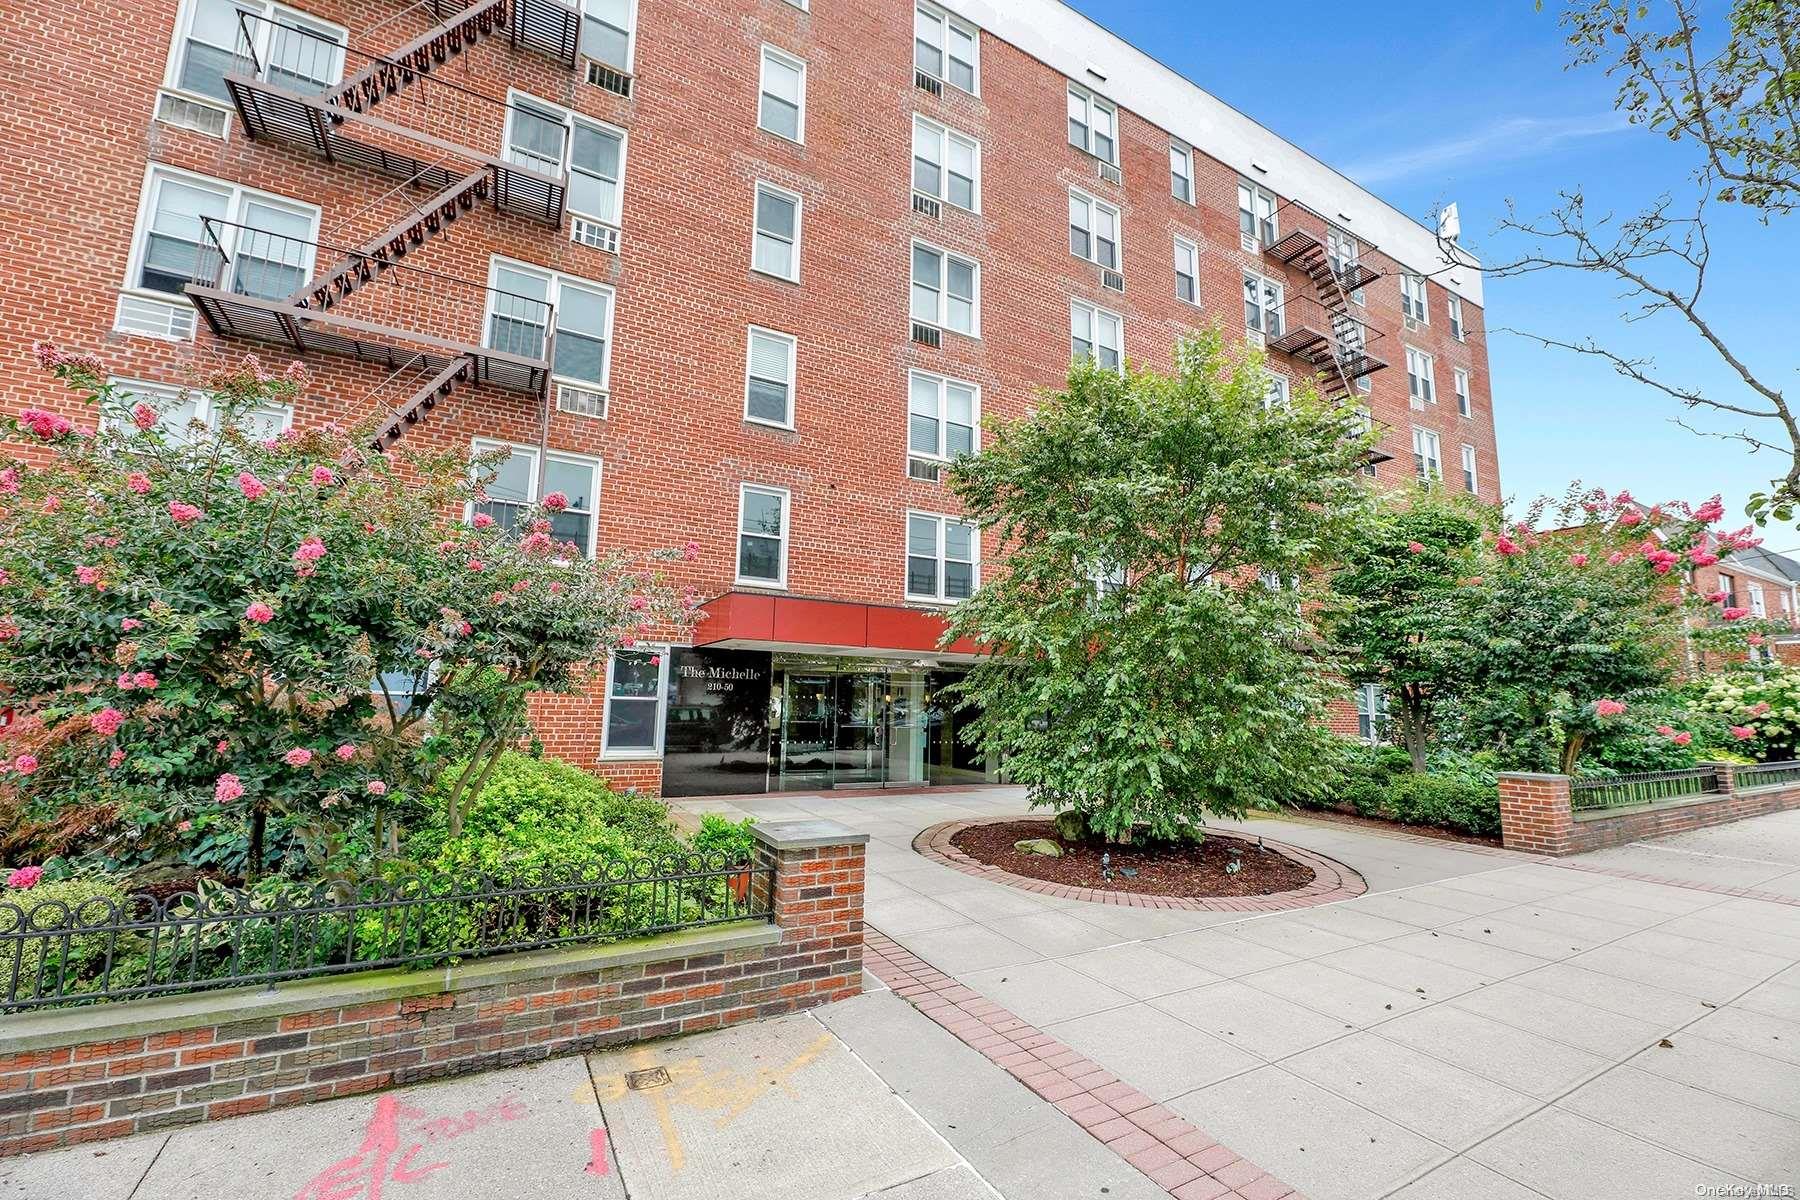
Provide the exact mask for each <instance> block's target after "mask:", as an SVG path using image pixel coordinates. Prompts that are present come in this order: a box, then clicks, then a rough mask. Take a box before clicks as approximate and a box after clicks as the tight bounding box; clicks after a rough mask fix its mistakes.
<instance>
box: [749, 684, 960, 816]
mask: <svg viewBox="0 0 1800 1200" xmlns="http://www.w3.org/2000/svg"><path fill="white" fill-rule="evenodd" d="M843 661H844V663H845V666H846V667H847V668H853V669H846V670H842V671H831V669H830V667H831V665H835V664H830V663H829V662H826V663H821V660H818V659H813V660H808V661H807V663H806V666H805V669H795V668H790V669H787V670H782V669H781V668H780V666H779V665H778V666H777V670H778V671H779V673H780V676H781V684H780V689H779V695H780V697H781V719H780V721H779V723H778V725H777V728H776V730H775V745H774V747H773V752H772V755H771V758H772V759H773V765H774V768H775V770H774V775H775V786H776V788H777V789H779V790H784V791H811V790H814V789H825V788H833V787H855V786H859V785H860V786H871V785H879V784H887V783H915V782H921V781H923V780H924V779H925V771H926V759H927V752H926V751H927V728H926V705H925V677H924V676H923V675H921V674H919V673H917V672H907V671H883V670H869V669H868V667H867V664H866V662H857V661H856V660H843ZM821 668H822V669H821Z"/></svg>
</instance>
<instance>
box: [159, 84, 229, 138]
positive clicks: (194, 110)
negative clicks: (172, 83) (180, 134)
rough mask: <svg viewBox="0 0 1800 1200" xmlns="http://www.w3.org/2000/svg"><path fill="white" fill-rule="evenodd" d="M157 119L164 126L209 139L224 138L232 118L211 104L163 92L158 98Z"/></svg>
mask: <svg viewBox="0 0 1800 1200" xmlns="http://www.w3.org/2000/svg"><path fill="white" fill-rule="evenodd" d="M156 119H157V120H158V121H161V122H162V123H163V124H164V125H178V126H180V127H181V128H182V129H192V130H195V131H196V132H199V133H204V134H206V135H207V136H209V137H224V136H225V126H226V125H227V124H229V123H230V120H231V117H230V114H228V113H227V112H226V111H225V110H224V109H222V108H214V107H213V106H212V105H210V104H197V103H195V102H194V101H192V100H189V99H188V98H187V97H185V96H177V95H174V94H172V93H170V92H163V93H161V94H159V95H158V96H157V97H156Z"/></svg>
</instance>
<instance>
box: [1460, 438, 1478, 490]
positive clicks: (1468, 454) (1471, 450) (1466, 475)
mask: <svg viewBox="0 0 1800 1200" xmlns="http://www.w3.org/2000/svg"><path fill="white" fill-rule="evenodd" d="M1462 475H1463V491H1465V492H1468V493H1469V494H1470V495H1471V496H1472V495H1474V494H1475V492H1476V490H1477V489H1476V486H1475V485H1476V479H1475V447H1473V446H1471V445H1469V443H1467V442H1464V443H1463V448H1462Z"/></svg>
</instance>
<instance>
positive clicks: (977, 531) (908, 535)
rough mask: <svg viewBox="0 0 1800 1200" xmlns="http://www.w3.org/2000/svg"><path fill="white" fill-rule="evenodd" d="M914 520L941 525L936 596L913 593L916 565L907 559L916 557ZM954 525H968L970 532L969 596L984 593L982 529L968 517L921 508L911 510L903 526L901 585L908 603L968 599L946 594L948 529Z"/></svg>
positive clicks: (938, 538)
mask: <svg viewBox="0 0 1800 1200" xmlns="http://www.w3.org/2000/svg"><path fill="white" fill-rule="evenodd" d="M914 517H920V518H923V519H925V520H930V521H935V522H937V548H936V551H935V553H936V558H935V559H934V560H933V561H935V562H936V563H937V592H936V594H927V593H924V592H915V591H913V590H912V565H911V563H909V562H907V561H906V560H907V559H910V558H912V557H913V553H912V523H913V518H914ZM952 524H953V525H965V526H967V527H968V529H969V554H970V556H971V557H970V561H969V595H971V596H973V595H974V594H975V593H976V592H978V591H980V590H981V527H980V526H978V525H976V524H975V523H974V522H973V521H971V520H969V519H968V518H967V517H959V516H956V515H955V514H953V513H935V512H927V511H926V510H924V509H920V508H909V509H907V510H906V520H905V522H904V523H903V524H902V526H901V530H902V538H901V550H902V559H901V564H902V565H901V583H900V586H901V594H902V595H904V596H905V597H906V598H907V599H908V600H912V601H917V602H920V603H925V604H959V603H961V602H962V600H963V599H965V597H961V596H957V597H951V596H948V595H946V594H945V587H944V584H945V576H946V575H947V574H948V572H947V571H946V570H945V569H944V568H945V566H946V564H947V562H948V560H947V559H946V558H945V557H944V527H945V526H946V525H952Z"/></svg>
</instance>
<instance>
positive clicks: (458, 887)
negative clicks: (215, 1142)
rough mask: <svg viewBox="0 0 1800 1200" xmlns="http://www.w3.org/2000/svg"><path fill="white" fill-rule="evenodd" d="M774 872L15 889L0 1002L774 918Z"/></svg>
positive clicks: (0, 939) (129, 993)
mask: <svg viewBox="0 0 1800 1200" xmlns="http://www.w3.org/2000/svg"><path fill="white" fill-rule="evenodd" d="M759 875H761V876H763V877H764V881H765V882H764V886H761V887H758V886H755V880H756V878H757V876H759ZM773 876H774V867H773V865H772V864H770V865H763V866H756V865H753V864H751V863H749V862H743V861H737V862H733V861H729V860H728V859H727V858H726V857H725V856H723V855H702V854H683V855H677V856H674V857H671V858H663V859H657V860H640V861H635V862H633V861H611V862H607V863H604V864H602V865H600V866H597V867H595V868H593V869H591V870H581V871H543V872H532V873H527V874H524V875H520V876H508V877H505V878H496V877H494V876H478V877H475V878H472V879H455V878H450V877H442V876H424V875H413V876H407V877H405V878H402V879H398V880H389V881H374V882H365V883H358V884H349V883H344V884H333V883H324V884H293V885H273V886H269V887H262V888H254V889H251V890H248V891H245V890H240V889H234V888H225V887H222V886H221V887H210V886H205V885H202V886H201V887H200V888H199V889H198V890H196V891H192V892H182V893H179V894H176V895H173V896H169V897H166V898H164V899H160V900H159V899H156V898H154V897H151V896H143V895H139V896H129V897H125V898H124V899H123V900H121V899H118V898H116V896H117V893H114V894H112V895H108V894H106V893H105V890H104V889H101V888H98V887H96V888H90V889H85V890H86V892H87V896H86V898H85V899H83V898H80V897H71V898H70V899H68V900H60V899H52V898H47V897H46V898H43V899H39V900H37V901H35V902H34V901H33V900H32V899H31V896H30V893H23V894H20V893H14V896H15V899H13V900H9V901H6V902H0V1012H17V1011H21V1010H25V1009H32V1008H42V1007H48V1006H53V1005H63V1004H75V1003H89V1002H94V1001H103V1000H123V999H129V998H132V997H138V996H154V995H166V994H170V993H177V992H194V991H203V990H206V989H210V988H222V987H235V986H239V985H243V984H255V983H268V984H273V983H276V982H278V981H281V980H289V979H301V978H308V977H315V976H323V975H337V974H343V973H345V972H350V971H366V970H374V969H379V968H386V967H403V966H441V965H446V964H448V963H451V962H454V961H457V960H460V959H470V958H481V957H485V956H488V955H494V954H503V953H509V952H513V951H522V950H540V949H544V948H546V947H551V946H558V945H563V944H567V943H574V942H606V941H616V940H619V939H623V938H631V937H641V936H648V935H652V934H658V933H668V932H671V931H674V930H678V929H694V928H699V927H701V926H707V925H717V924H721V923H723V922H728V921H742V920H750V919H761V920H772V919H773V913H772V910H771V908H770V897H771V896H772V895H773V893H774V886H773V883H774V880H773Z"/></svg>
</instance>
